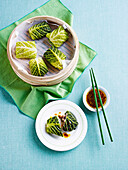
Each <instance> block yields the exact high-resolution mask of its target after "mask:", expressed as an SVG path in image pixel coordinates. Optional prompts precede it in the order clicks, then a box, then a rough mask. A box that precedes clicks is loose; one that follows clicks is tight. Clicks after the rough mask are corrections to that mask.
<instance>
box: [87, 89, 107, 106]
mask: <svg viewBox="0 0 128 170" xmlns="http://www.w3.org/2000/svg"><path fill="white" fill-rule="evenodd" d="M95 92H96V97H97V103H98V108H100V107H101V104H100V99H99V97H98V93H97V90H96V89H95ZM99 92H100V96H101V99H102V103H103V105H104V104H105V103H106V100H107V96H106V94H105V93H104V92H103V91H102V90H100V89H99ZM86 101H87V103H88V104H89V106H91V107H93V108H96V104H95V98H94V93H93V89H91V90H90V91H89V92H88V94H87V96H86Z"/></svg>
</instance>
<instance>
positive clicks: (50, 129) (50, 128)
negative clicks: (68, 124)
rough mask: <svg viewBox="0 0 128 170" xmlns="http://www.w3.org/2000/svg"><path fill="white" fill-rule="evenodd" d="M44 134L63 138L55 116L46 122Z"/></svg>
mask: <svg viewBox="0 0 128 170" xmlns="http://www.w3.org/2000/svg"><path fill="white" fill-rule="evenodd" d="M46 132H47V133H49V134H55V135H58V136H62V137H63V133H62V130H61V127H60V123H59V120H58V118H57V116H54V117H51V118H49V119H48V120H47V124H46Z"/></svg>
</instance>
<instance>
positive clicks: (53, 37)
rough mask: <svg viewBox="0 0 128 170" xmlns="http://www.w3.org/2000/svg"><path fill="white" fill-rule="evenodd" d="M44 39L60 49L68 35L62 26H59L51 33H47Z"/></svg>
mask: <svg viewBox="0 0 128 170" xmlns="http://www.w3.org/2000/svg"><path fill="white" fill-rule="evenodd" d="M46 37H47V38H48V39H49V41H50V42H51V43H52V44H53V45H54V46H55V47H60V46H61V45H62V44H63V43H64V42H65V41H67V39H68V38H69V37H68V33H67V32H66V31H65V29H64V28H63V27H62V26H59V27H58V28H57V29H55V30H53V31H52V32H51V33H47V34H46Z"/></svg>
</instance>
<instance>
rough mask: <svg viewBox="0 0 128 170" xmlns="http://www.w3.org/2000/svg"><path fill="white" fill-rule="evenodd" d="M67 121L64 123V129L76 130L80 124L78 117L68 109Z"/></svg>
mask: <svg viewBox="0 0 128 170" xmlns="http://www.w3.org/2000/svg"><path fill="white" fill-rule="evenodd" d="M65 116H66V118H65V121H64V123H63V127H62V128H63V130H64V131H72V130H75V129H76V127H77V125H78V122H77V119H76V117H75V116H74V114H73V113H71V112H70V111H66V113H65Z"/></svg>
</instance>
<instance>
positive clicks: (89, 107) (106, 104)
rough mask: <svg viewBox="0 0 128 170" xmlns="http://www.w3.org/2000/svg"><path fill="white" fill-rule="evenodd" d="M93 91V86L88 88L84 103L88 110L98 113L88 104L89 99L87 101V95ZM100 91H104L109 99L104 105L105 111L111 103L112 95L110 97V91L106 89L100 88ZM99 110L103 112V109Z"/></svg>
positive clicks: (84, 95) (84, 94) (85, 92)
mask: <svg viewBox="0 0 128 170" xmlns="http://www.w3.org/2000/svg"><path fill="white" fill-rule="evenodd" d="M91 89H93V88H92V86H90V87H88V88H87V89H86V90H85V91H84V93H83V103H84V105H85V107H86V108H87V109H88V110H90V111H92V112H96V109H94V108H92V107H91V106H90V105H89V104H88V103H87V99H86V97H87V94H88V92H89V91H90V90H91ZM98 89H100V90H102V91H103V92H104V93H105V94H106V97H107V99H106V103H105V104H104V105H103V106H104V109H106V108H107V107H108V105H109V103H110V95H109V93H108V91H107V90H106V89H105V88H104V87H102V86H98ZM98 110H99V111H101V110H102V108H99V109H98Z"/></svg>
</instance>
